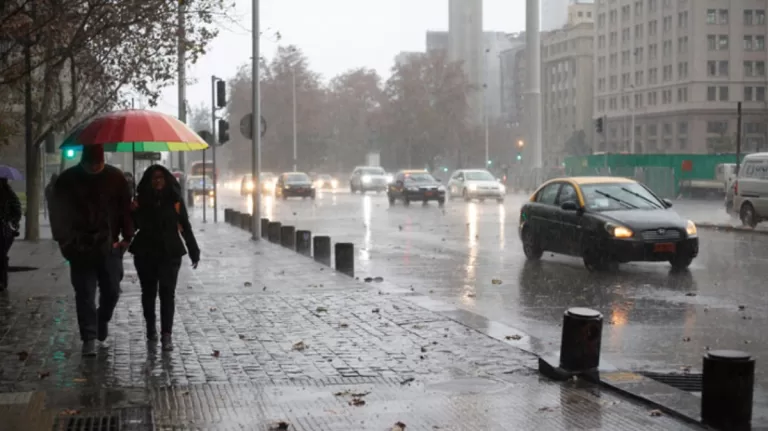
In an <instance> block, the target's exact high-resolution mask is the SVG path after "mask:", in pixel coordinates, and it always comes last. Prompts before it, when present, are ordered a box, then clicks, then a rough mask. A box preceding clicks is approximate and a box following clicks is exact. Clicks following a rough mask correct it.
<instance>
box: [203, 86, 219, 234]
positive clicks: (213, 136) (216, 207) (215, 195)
mask: <svg viewBox="0 0 768 431" xmlns="http://www.w3.org/2000/svg"><path fill="white" fill-rule="evenodd" d="M216 81H218V78H216V77H215V76H214V75H211V141H213V142H212V143H211V148H212V150H211V151H212V153H213V222H214V223H218V220H219V204H218V202H219V194H218V190H217V189H216V184H217V183H218V182H219V179H218V178H217V177H218V175H217V173H218V170H217V169H216V136H217V135H216ZM203 191H205V188H203ZM203 206H205V205H203ZM203 211H205V210H203ZM203 214H205V212H203Z"/></svg>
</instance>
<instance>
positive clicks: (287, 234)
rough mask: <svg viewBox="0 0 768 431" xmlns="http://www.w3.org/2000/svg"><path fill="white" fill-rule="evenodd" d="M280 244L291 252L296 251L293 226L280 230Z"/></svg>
mask: <svg viewBox="0 0 768 431" xmlns="http://www.w3.org/2000/svg"><path fill="white" fill-rule="evenodd" d="M280 244H281V245H282V246H283V247H285V248H290V249H291V250H295V249H296V228H295V227H293V226H283V227H281V228H280Z"/></svg>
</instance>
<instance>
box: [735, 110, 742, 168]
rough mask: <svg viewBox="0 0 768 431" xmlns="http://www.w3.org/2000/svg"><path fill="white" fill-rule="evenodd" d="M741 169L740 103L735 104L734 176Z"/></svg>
mask: <svg viewBox="0 0 768 431" xmlns="http://www.w3.org/2000/svg"><path fill="white" fill-rule="evenodd" d="M740 168H741V102H739V103H738V104H736V175H739V169H740Z"/></svg>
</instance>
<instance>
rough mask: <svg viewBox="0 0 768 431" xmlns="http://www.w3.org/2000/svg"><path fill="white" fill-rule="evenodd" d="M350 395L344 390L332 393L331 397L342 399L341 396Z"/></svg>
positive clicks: (347, 390)
mask: <svg viewBox="0 0 768 431" xmlns="http://www.w3.org/2000/svg"><path fill="white" fill-rule="evenodd" d="M350 394H351V392H349V389H345V390H343V391H340V392H334V393H333V396H334V397H343V396H346V395H350Z"/></svg>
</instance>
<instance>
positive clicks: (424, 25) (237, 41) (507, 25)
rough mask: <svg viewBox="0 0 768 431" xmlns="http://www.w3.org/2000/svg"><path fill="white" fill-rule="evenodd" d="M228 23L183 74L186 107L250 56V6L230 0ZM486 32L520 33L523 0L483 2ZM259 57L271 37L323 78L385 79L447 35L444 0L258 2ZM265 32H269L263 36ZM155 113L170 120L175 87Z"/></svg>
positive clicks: (268, 49) (271, 47)
mask: <svg viewBox="0 0 768 431" xmlns="http://www.w3.org/2000/svg"><path fill="white" fill-rule="evenodd" d="M236 5H237V11H236V18H238V19H236V22H227V21H225V20H221V24H222V29H221V34H220V35H219V37H218V38H217V39H216V40H215V41H214V42H213V45H212V47H211V49H210V50H209V53H208V55H206V56H205V57H204V58H202V59H201V60H200V61H199V62H198V63H197V64H196V65H195V66H193V67H190V68H189V69H188V75H189V79H195V80H196V82H195V83H194V84H192V85H189V86H188V87H187V99H188V100H189V103H190V105H191V106H197V105H199V104H200V103H201V102H204V103H206V104H210V97H211V96H210V94H211V93H210V92H211V90H210V76H211V75H216V76H219V77H221V78H225V79H227V78H229V77H231V76H233V75H234V74H235V72H236V71H237V68H238V67H239V66H240V65H241V64H243V63H245V62H248V61H249V58H250V56H251V35H250V28H251V0H236ZM483 20H484V27H485V30H486V31H505V32H516V31H521V30H523V29H524V28H525V0H485V3H484V11H483ZM261 28H262V30H263V31H265V33H267V34H265V35H264V37H262V44H261V47H262V55H265V56H267V57H271V56H272V54H273V53H274V51H275V48H276V46H277V44H276V43H275V42H274V40H269V39H270V38H271V36H270V33H273V32H274V31H279V32H280V33H281V35H282V40H281V41H280V43H281V44H294V45H297V46H298V47H300V48H301V49H302V50H303V51H304V53H305V54H306V55H307V57H308V58H309V61H310V65H311V67H312V68H313V69H315V70H316V71H318V72H320V73H321V74H322V75H323V77H324V78H325V79H329V78H330V77H332V76H334V75H336V74H338V73H341V72H344V71H346V70H348V69H352V68H356V67H362V66H364V67H370V68H374V69H376V70H377V71H378V72H379V73H380V74H381V75H383V76H385V77H386V76H388V75H389V69H390V67H391V66H392V64H393V59H394V56H395V55H397V53H398V52H400V51H423V50H424V48H425V33H426V31H427V30H446V29H447V28H448V0H261ZM267 29H269V31H266V30H267ZM163 95H164V97H163V98H162V99H161V101H160V104H159V106H158V107H157V109H158V110H161V111H163V112H167V113H169V114H173V115H176V114H177V110H178V108H177V106H178V105H177V96H176V88H175V87H173V88H169V89H167V90H166V91H165V92H164V93H163Z"/></svg>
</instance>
